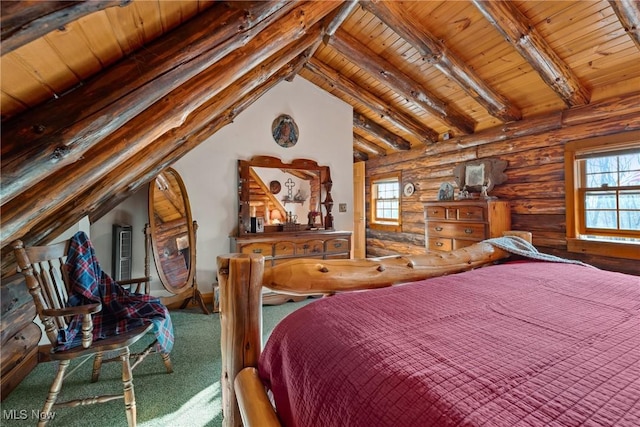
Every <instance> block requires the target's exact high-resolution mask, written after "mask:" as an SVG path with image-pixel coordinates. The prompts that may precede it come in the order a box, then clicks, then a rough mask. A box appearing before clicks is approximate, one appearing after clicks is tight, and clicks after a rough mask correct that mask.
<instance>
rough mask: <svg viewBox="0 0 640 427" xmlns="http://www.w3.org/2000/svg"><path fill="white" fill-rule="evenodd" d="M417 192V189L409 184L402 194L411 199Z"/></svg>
mask: <svg viewBox="0 0 640 427" xmlns="http://www.w3.org/2000/svg"><path fill="white" fill-rule="evenodd" d="M415 191H416V187H415V186H414V185H413V184H412V183H410V182H408V183H406V184H405V185H404V187H403V189H402V194H404V195H405V196H406V197H409V196H411V195H413V193H414V192H415Z"/></svg>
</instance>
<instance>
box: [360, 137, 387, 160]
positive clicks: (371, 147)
mask: <svg viewBox="0 0 640 427" xmlns="http://www.w3.org/2000/svg"><path fill="white" fill-rule="evenodd" d="M353 146H354V147H355V148H356V149H357V150H358V151H362V152H365V153H371V154H373V155H374V156H381V157H383V156H386V155H387V152H386V151H385V150H384V149H382V148H381V147H378V146H377V145H375V144H372V143H371V142H369V141H367V140H366V139H364V138H363V137H361V136H360V135H358V134H357V133H354V134H353Z"/></svg>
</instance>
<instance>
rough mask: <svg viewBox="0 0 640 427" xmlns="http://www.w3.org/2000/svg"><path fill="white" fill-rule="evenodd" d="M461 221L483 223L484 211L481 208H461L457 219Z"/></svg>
mask: <svg viewBox="0 0 640 427" xmlns="http://www.w3.org/2000/svg"><path fill="white" fill-rule="evenodd" d="M456 219H458V220H461V221H483V220H484V219H485V218H484V209H483V208H482V207H481V206H461V207H460V208H459V209H458V215H457V218H456Z"/></svg>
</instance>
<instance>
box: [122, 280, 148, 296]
mask: <svg viewBox="0 0 640 427" xmlns="http://www.w3.org/2000/svg"><path fill="white" fill-rule="evenodd" d="M150 283H151V277H138V278H134V279H128V280H118V284H119V285H120V286H128V287H129V291H131V292H135V293H137V294H139V293H141V292H140V288H141V286H142V284H144V293H145V294H148V293H149V291H150V289H149V285H150ZM134 285H136V286H135V290H133V288H134Z"/></svg>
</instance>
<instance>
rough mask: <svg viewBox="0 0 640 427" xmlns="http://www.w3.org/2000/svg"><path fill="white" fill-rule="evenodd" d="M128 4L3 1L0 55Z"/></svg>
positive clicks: (122, 1)
mask: <svg viewBox="0 0 640 427" xmlns="http://www.w3.org/2000/svg"><path fill="white" fill-rule="evenodd" d="M130 2H131V0H92V1H3V2H2V8H1V9H0V10H1V13H2V20H1V21H0V27H1V34H2V35H1V38H2V45H1V46H2V55H4V54H7V53H9V52H11V51H13V50H15V49H17V48H19V47H20V46H22V45H25V44H27V43H29V42H31V41H33V40H35V39H37V38H39V37H42V36H44V35H45V34H47V33H49V32H51V31H53V30H56V29H58V28H61V27H64V26H65V25H67V24H68V23H70V22H72V21H75V20H76V19H79V18H82V17H83V16H85V15H89V14H90V13H93V12H97V11H99V10H104V9H107V8H110V7H114V6H125V5H127V4H128V3H130Z"/></svg>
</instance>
